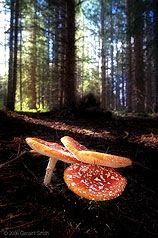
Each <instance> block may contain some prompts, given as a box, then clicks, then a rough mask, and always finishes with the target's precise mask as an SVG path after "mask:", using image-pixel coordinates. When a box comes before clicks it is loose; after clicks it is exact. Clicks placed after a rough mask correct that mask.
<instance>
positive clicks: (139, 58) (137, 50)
mask: <svg viewBox="0 0 158 238" xmlns="http://www.w3.org/2000/svg"><path fill="white" fill-rule="evenodd" d="M134 6H135V10H134V20H135V26H134V27H135V30H134V54H135V83H136V85H135V86H136V112H144V110H145V104H144V101H145V95H144V68H143V67H144V64H143V13H142V1H141V0H134Z"/></svg>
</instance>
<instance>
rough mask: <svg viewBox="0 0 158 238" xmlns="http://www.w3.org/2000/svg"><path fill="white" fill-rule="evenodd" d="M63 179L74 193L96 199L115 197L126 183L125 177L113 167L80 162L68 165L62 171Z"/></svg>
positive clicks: (120, 192) (102, 199)
mask: <svg viewBox="0 0 158 238" xmlns="http://www.w3.org/2000/svg"><path fill="white" fill-rule="evenodd" d="M64 180H65V183H66V184H67V186H68V188H69V189H70V190H71V191H72V192H74V193H75V194H77V195H79V196H81V197H84V198H86V199H90V200H96V201H104V200H110V199H114V198H117V197H118V196H120V195H121V194H122V192H123V191H124V189H125V187H126V184H127V180H126V178H124V177H123V176H122V175H120V174H119V173H118V172H116V171H115V170H114V169H113V168H107V167H100V166H97V165H87V164H82V163H80V164H77V163H76V164H73V165H70V166H69V167H68V168H67V169H66V170H65V171H64Z"/></svg>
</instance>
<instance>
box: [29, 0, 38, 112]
mask: <svg viewBox="0 0 158 238" xmlns="http://www.w3.org/2000/svg"><path fill="white" fill-rule="evenodd" d="M33 17H34V20H33V26H32V28H33V29H32V49H31V59H30V64H31V65H30V88H29V89H30V101H29V108H30V109H36V69H37V58H36V57H37V52H36V51H37V49H36V44H37V42H36V41H37V40H36V34H37V33H36V31H37V19H36V1H35V2H34V16H33Z"/></svg>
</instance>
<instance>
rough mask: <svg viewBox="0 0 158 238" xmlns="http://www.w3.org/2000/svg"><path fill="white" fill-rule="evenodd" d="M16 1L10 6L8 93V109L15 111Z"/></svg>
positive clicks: (12, 1) (12, 0)
mask: <svg viewBox="0 0 158 238" xmlns="http://www.w3.org/2000/svg"><path fill="white" fill-rule="evenodd" d="M13 21H14V0H11V6H10V39H9V73H8V92H7V105H6V107H7V109H9V110H14V102H13V32H14V23H13Z"/></svg>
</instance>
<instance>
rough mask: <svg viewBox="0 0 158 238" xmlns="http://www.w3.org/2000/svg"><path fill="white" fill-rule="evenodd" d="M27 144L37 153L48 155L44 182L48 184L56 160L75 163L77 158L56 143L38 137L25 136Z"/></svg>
mask: <svg viewBox="0 0 158 238" xmlns="http://www.w3.org/2000/svg"><path fill="white" fill-rule="evenodd" d="M26 142H27V144H28V145H29V146H30V147H31V148H32V149H33V150H35V151H36V152H38V153H39V154H42V155H45V156H48V157H49V163H48V166H47V168H46V174H45V178H44V184H45V185H48V184H50V181H51V178H52V175H53V171H54V169H55V165H56V162H57V161H58V160H61V161H63V162H66V163H76V162H78V160H77V159H76V158H75V157H74V155H73V154H72V153H70V152H69V151H68V150H67V149H66V148H64V147H62V146H61V145H59V144H57V143H51V142H47V141H44V140H41V139H38V138H30V137H28V138H26Z"/></svg>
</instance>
